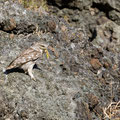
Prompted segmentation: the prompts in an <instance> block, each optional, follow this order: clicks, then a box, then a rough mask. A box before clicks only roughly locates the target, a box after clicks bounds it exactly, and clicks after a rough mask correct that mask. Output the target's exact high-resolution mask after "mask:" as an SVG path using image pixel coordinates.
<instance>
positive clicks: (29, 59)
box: [6, 42, 49, 80]
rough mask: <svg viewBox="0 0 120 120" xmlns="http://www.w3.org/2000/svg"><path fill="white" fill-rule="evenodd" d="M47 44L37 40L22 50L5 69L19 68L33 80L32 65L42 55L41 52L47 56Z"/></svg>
mask: <svg viewBox="0 0 120 120" xmlns="http://www.w3.org/2000/svg"><path fill="white" fill-rule="evenodd" d="M47 48H48V45H47V44H43V43H40V42H37V43H35V44H33V45H32V46H31V47H30V48H28V49H27V50H25V51H23V52H22V53H21V54H20V55H19V56H18V57H17V58H16V59H15V60H13V61H12V62H11V63H10V64H9V65H8V67H7V68H6V70H10V69H13V68H20V69H23V70H24V71H25V73H28V75H29V76H30V77H31V79H33V80H35V77H34V75H33V73H32V70H33V67H34V65H35V63H36V60H37V59H38V58H40V57H42V55H43V53H44V52H45V53H46V55H47V58H48V57H49V53H48V51H47Z"/></svg>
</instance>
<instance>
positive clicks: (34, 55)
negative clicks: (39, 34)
mask: <svg viewBox="0 0 120 120" xmlns="http://www.w3.org/2000/svg"><path fill="white" fill-rule="evenodd" d="M41 55H42V53H41V52H38V51H35V50H33V49H27V50H25V51H24V52H23V53H21V54H20V56H18V57H17V58H16V59H15V60H13V61H12V62H11V63H10V64H9V66H8V67H7V70H9V69H12V68H16V67H20V66H21V65H23V64H25V63H27V62H29V61H35V60H36V59H38V58H39V57H40V56H41Z"/></svg>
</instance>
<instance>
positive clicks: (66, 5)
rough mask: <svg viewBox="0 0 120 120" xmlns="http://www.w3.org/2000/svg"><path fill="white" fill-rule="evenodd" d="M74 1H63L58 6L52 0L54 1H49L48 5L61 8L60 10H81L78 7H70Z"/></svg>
mask: <svg viewBox="0 0 120 120" xmlns="http://www.w3.org/2000/svg"><path fill="white" fill-rule="evenodd" d="M72 1H73V0H62V1H61V3H60V4H61V5H58V4H57V3H56V2H55V0H52V1H49V0H47V4H48V5H51V6H55V7H57V8H59V9H64V8H68V9H72V10H79V8H77V7H72V6H69V5H68V4H69V3H70V2H72Z"/></svg>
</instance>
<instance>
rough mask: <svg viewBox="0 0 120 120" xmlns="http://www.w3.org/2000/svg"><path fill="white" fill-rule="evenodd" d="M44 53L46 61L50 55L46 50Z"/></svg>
mask: <svg viewBox="0 0 120 120" xmlns="http://www.w3.org/2000/svg"><path fill="white" fill-rule="evenodd" d="M45 53H46V57H47V59H49V57H50V54H49V52H48V50H47V49H46V50H45Z"/></svg>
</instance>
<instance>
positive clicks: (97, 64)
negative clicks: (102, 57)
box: [90, 58, 102, 70]
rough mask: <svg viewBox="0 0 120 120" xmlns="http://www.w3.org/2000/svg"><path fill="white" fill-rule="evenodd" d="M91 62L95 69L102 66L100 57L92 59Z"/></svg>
mask: <svg viewBox="0 0 120 120" xmlns="http://www.w3.org/2000/svg"><path fill="white" fill-rule="evenodd" d="M90 64H91V66H92V67H93V69H95V70H98V69H100V68H101V66H102V65H101V63H100V61H99V60H98V59H95V58H93V59H91V61H90Z"/></svg>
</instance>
